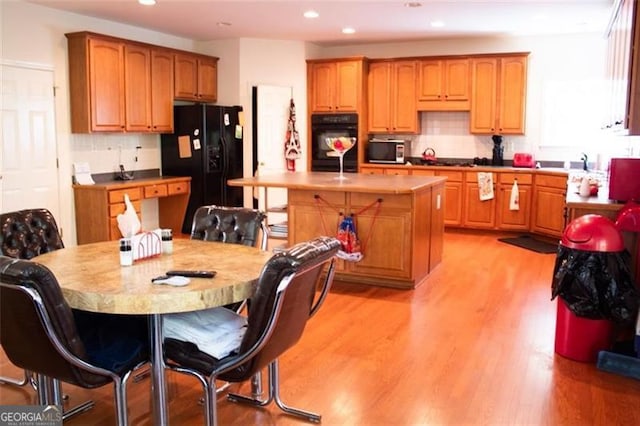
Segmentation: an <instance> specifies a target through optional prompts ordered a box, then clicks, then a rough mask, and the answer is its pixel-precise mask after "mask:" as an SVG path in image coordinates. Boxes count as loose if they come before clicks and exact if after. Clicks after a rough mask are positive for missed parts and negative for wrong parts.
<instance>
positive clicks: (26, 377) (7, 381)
mask: <svg viewBox="0 0 640 426" xmlns="http://www.w3.org/2000/svg"><path fill="white" fill-rule="evenodd" d="M22 373H23V377H22V379H14V378H12V377H5V376H0V384H2V385H14V386H24V385H26V384H27V383H29V382H30V373H29V372H28V371H27V370H22Z"/></svg>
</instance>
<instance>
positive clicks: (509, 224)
mask: <svg viewBox="0 0 640 426" xmlns="http://www.w3.org/2000/svg"><path fill="white" fill-rule="evenodd" d="M515 182H517V184H518V208H517V209H513V208H512V206H511V191H512V189H513V185H514V183H515ZM532 183H533V175H531V174H523V173H519V174H515V173H499V174H498V194H497V205H498V210H497V215H498V216H497V218H496V220H497V226H498V229H503V230H505V231H528V230H529V224H530V221H529V217H530V213H531V184H532Z"/></svg>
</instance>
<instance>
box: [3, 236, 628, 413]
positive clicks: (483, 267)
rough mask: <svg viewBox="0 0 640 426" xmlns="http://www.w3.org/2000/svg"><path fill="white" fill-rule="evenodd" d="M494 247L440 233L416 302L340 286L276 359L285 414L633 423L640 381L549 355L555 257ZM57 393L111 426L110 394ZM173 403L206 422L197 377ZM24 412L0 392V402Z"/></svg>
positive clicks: (23, 395) (135, 397)
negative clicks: (90, 403)
mask: <svg viewBox="0 0 640 426" xmlns="http://www.w3.org/2000/svg"><path fill="white" fill-rule="evenodd" d="M499 236H500V235H489V236H487V235H478V234H465V233H458V232H456V233H453V232H447V234H446V236H445V250H444V260H443V263H442V264H441V265H440V266H439V267H438V268H437V269H436V270H435V271H434V273H433V274H432V276H431V277H430V278H429V280H428V281H427V282H426V283H425V284H424V285H422V286H421V287H419V288H417V289H415V290H413V291H402V290H393V289H383V288H372V287H366V286H357V285H348V284H342V283H336V284H335V286H334V289H333V291H332V293H331V294H330V295H329V297H328V298H327V301H326V303H325V305H324V306H323V308H322V309H321V310H320V312H319V313H318V315H316V316H315V317H314V318H313V319H312V320H311V322H310V323H309V326H308V328H307V329H306V330H305V335H304V336H303V338H302V340H301V341H300V342H299V344H298V345H297V346H295V347H294V348H293V349H292V350H291V351H289V352H288V353H287V354H286V355H285V356H283V357H282V359H281V364H280V369H281V379H282V380H281V381H282V393H283V399H284V401H285V403H288V404H290V405H293V406H299V407H301V408H308V409H313V410H315V411H317V412H319V413H321V414H322V415H323V421H322V423H323V424H324V425H392V424H395V425H639V424H640V381H637V380H634V379H630V378H626V377H622V376H618V375H614V374H610V373H606V372H602V371H599V370H598V369H597V368H596V366H595V365H593V364H585V363H580V362H575V361H571V360H568V359H564V358H562V357H560V356H558V355H556V354H555V353H554V347H553V345H554V335H555V316H556V314H555V309H556V302H555V301H553V302H551V301H550V297H551V290H550V285H551V276H552V271H553V262H554V260H555V255H553V254H547V255H545V254H537V253H534V252H531V251H527V250H524V249H521V248H517V247H513V246H510V245H507V244H504V243H500V242H498V241H497V240H496V239H497V238H498V237H499ZM389 255H393V252H390V253H389ZM0 364H1V365H0V367H1V368H0V373H1V374H9V373H10V372H15V371H16V370H15V369H14V368H13V367H11V366H8V365H7V364H6V362H5V359H4V357H2V360H1V361H0ZM246 387H247V386H246V385H243V389H246ZM65 390H66V392H67V393H69V394H70V395H71V400H72V402H79V401H82V400H85V399H88V398H92V399H94V400H95V401H96V402H97V406H96V408H94V409H93V410H92V411H90V412H88V413H85V414H82V415H81V416H78V417H76V418H75V419H72V420H71V421H69V422H67V423H66V424H67V425H88V424H91V425H112V424H113V419H114V417H113V407H112V402H111V401H112V400H111V398H112V388H111V387H110V386H106V387H103V388H101V389H99V390H94V391H85V390H82V389H76V388H73V387H71V386H65ZM169 395H170V399H171V405H170V407H169V414H170V420H171V422H172V424H174V425H199V424H202V423H203V420H202V411H201V407H200V406H199V405H198V403H197V400H198V397H199V395H200V389H199V385H198V384H197V383H196V382H195V380H193V379H190V378H183V377H182V376H181V377H180V378H179V379H178V378H177V376H175V375H171V376H170V385H169ZM129 396H130V398H129V402H130V404H129V406H130V418H131V423H132V424H133V425H151V424H152V421H151V419H150V416H149V413H150V402H149V381H148V379H147V380H145V381H143V382H141V383H132V384H131V385H130V387H129ZM33 402H34V396H33V392H31V391H30V390H23V389H19V390H18V389H16V388H14V387H9V386H0V404H29V403H33ZM218 407H219V423H220V424H221V425H225V424H234V425H274V424H277V425H301V424H305V423H304V422H303V421H301V420H298V419H294V418H291V417H288V416H286V415H282V414H280V412H279V410H278V409H277V408H276V407H275V406H272V407H269V408H267V409H255V408H251V407H247V406H242V405H238V404H233V403H229V402H227V401H225V400H223V399H219V401H218Z"/></svg>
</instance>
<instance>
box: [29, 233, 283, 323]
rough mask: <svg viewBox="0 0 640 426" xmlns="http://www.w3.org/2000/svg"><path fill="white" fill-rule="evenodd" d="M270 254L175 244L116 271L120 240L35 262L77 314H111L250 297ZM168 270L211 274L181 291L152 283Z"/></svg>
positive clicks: (54, 253)
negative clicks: (47, 272)
mask: <svg viewBox="0 0 640 426" xmlns="http://www.w3.org/2000/svg"><path fill="white" fill-rule="evenodd" d="M271 256H272V253H270V252H266V251H262V250H260V249H258V248H254V247H248V246H244V245H239V244H224V243H218V242H208V241H199V240H189V239H174V240H173V253H172V254H162V255H158V256H155V257H151V258H147V259H141V260H136V261H135V262H134V263H133V265H132V266H120V252H119V243H118V241H105V242H99V243H93V244H86V245H80V246H75V247H67V248H64V249H60V250H55V251H52V252H49V253H45V254H42V255H40V256H38V257H37V258H34V259H33V260H34V261H35V262H38V263H40V264H42V265H45V266H46V267H48V268H49V269H50V270H51V271H52V272H53V274H54V275H55V276H56V278H57V280H58V282H59V284H60V287H61V288H62V293H63V295H64V297H65V299H66V301H67V303H68V304H69V305H70V306H71V307H72V308H75V309H80V310H84V311H91V312H102V313H111V314H163V313H171V312H187V311H194V310H201V309H206V308H211V307H215V306H222V305H226V304H229V303H233V302H238V301H241V300H244V299H247V298H249V297H251V296H252V295H253V293H254V291H255V285H256V282H257V278H258V277H259V275H260V271H261V270H262V267H263V265H264V264H265V263H266V262H267V260H268V259H269V258H270V257H271ZM169 270H213V271H216V272H217V274H216V276H215V277H214V278H190V283H189V284H188V285H186V286H183V287H175V286H170V285H166V284H153V283H152V282H151V279H152V278H154V277H158V276H161V275H164V274H165V273H166V272H167V271H169Z"/></svg>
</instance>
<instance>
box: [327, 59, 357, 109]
mask: <svg viewBox="0 0 640 426" xmlns="http://www.w3.org/2000/svg"><path fill="white" fill-rule="evenodd" d="M361 76H362V63H361V62H360V61H339V62H337V63H336V86H335V90H336V94H335V105H334V107H335V110H336V111H354V112H355V111H357V110H358V106H359V105H360V102H359V88H360V86H361V83H360V80H361Z"/></svg>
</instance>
